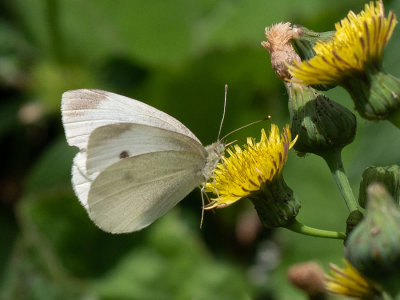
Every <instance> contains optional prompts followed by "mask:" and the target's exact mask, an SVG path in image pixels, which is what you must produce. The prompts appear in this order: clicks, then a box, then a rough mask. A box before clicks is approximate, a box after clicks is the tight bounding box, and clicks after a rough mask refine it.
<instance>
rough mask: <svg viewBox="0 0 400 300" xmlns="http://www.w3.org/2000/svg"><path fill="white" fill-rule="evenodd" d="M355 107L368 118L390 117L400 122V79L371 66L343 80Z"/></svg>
mask: <svg viewBox="0 0 400 300" xmlns="http://www.w3.org/2000/svg"><path fill="white" fill-rule="evenodd" d="M342 85H343V87H344V88H345V89H346V90H347V91H348V92H349V94H350V95H351V97H352V98H353V101H354V104H355V109H356V110H357V111H358V112H359V114H360V115H361V116H362V117H363V118H365V119H368V120H375V121H378V120H386V119H388V120H389V121H391V122H392V123H394V124H395V125H397V124H400V80H399V79H398V78H396V77H394V76H393V75H391V74H388V73H385V72H383V71H381V70H377V69H375V68H369V69H366V70H364V72H360V73H359V74H357V75H353V76H352V77H351V78H348V79H347V80H345V81H343V83H342Z"/></svg>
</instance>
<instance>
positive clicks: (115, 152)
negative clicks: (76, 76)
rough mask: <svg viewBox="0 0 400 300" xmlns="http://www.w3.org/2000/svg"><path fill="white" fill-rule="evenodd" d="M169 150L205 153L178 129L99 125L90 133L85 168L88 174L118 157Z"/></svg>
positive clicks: (136, 125)
mask: <svg viewBox="0 0 400 300" xmlns="http://www.w3.org/2000/svg"><path fill="white" fill-rule="evenodd" d="M169 150H176V151H186V152H193V153H195V154H198V155H199V156H202V157H203V158H204V159H205V158H206V157H207V151H206V150H205V148H204V146H203V145H201V144H200V143H199V142H198V141H197V140H194V139H192V138H191V137H189V136H186V135H184V134H181V133H177V132H174V131H169V130H165V129H162V128H157V127H153V126H147V125H140V124H130V123H119V124H112V125H108V126H102V127H99V128H97V129H95V130H94V131H93V133H92V134H91V135H90V138H89V144H88V150H87V170H88V173H89V174H92V173H94V172H99V171H102V170H103V169H105V168H106V167H108V166H110V165H111V164H113V163H115V162H117V161H119V160H120V159H124V158H127V157H132V156H136V155H140V154H144V153H150V152H157V151H169Z"/></svg>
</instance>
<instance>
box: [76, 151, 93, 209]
mask: <svg viewBox="0 0 400 300" xmlns="http://www.w3.org/2000/svg"><path fill="white" fill-rule="evenodd" d="M86 161H87V159H86V152H84V151H81V152H78V153H77V154H76V155H75V157H74V161H73V164H72V172H71V173H72V187H73V189H74V192H75V194H76V196H77V197H78V199H79V202H80V203H81V204H82V205H83V206H84V207H85V208H86V209H87V207H88V204H87V198H88V194H89V190H90V186H91V184H92V182H93V180H94V179H95V178H96V177H97V175H98V174H99V172H95V173H92V174H90V175H89V174H88V172H87V171H86Z"/></svg>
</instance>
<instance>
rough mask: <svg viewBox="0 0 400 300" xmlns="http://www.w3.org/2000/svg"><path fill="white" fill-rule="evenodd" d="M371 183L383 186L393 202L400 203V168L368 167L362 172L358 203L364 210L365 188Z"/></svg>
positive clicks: (395, 166) (394, 166)
mask: <svg viewBox="0 0 400 300" xmlns="http://www.w3.org/2000/svg"><path fill="white" fill-rule="evenodd" d="M372 182H379V183H382V184H383V185H385V187H386V190H387V191H388V193H389V194H390V195H391V196H392V197H393V199H394V201H395V202H396V203H397V204H399V203H400V166H397V165H393V166H387V167H375V166H372V167H369V168H367V169H365V170H364V172H363V175H362V180H361V183H360V192H359V194H358V203H359V204H360V206H361V207H363V208H365V205H366V202H367V187H368V186H369V185H370V184H371V183H372Z"/></svg>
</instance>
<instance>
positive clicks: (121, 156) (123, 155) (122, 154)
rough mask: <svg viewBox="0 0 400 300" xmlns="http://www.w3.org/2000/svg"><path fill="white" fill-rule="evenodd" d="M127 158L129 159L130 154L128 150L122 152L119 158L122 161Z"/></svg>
mask: <svg viewBox="0 0 400 300" xmlns="http://www.w3.org/2000/svg"><path fill="white" fill-rule="evenodd" d="M127 157H129V152H128V151H126V150H124V151H122V152H121V153H120V154H119V158H120V159H123V158H127Z"/></svg>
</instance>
